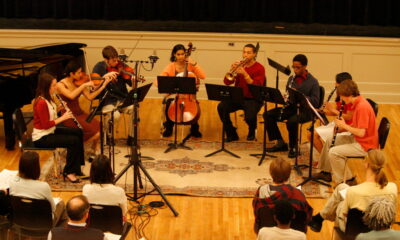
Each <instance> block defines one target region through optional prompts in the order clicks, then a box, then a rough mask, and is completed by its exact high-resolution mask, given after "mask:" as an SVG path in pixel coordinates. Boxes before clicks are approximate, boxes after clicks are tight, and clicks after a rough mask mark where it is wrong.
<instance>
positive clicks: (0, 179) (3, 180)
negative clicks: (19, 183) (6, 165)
mask: <svg viewBox="0 0 400 240" xmlns="http://www.w3.org/2000/svg"><path fill="white" fill-rule="evenodd" d="M17 174H18V171H11V170H8V169H3V171H1V172H0V189H7V188H9V187H10V181H11V179H13V178H15V177H16V176H17Z"/></svg>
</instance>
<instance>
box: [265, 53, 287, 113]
mask: <svg viewBox="0 0 400 240" xmlns="http://www.w3.org/2000/svg"><path fill="white" fill-rule="evenodd" d="M267 59H268V64H269V65H270V66H271V67H273V68H275V69H276V83H275V88H276V89H279V72H281V73H283V74H286V75H287V76H289V75H290V68H289V65H288V66H287V67H284V66H282V65H281V64H279V63H278V62H275V61H274V60H272V59H271V58H267ZM277 106H278V104H276V103H275V107H277Z"/></svg>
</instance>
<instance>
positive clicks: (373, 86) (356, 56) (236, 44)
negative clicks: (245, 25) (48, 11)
mask: <svg viewBox="0 0 400 240" xmlns="http://www.w3.org/2000/svg"><path fill="white" fill-rule="evenodd" d="M189 41H191V42H192V43H193V45H194V46H195V47H196V48H197V49H196V51H194V52H193V53H192V57H193V58H195V59H196V60H197V61H198V63H199V64H200V65H201V66H202V67H203V69H204V71H205V72H206V74H207V79H206V80H205V82H207V83H217V84H222V78H223V76H224V75H225V73H226V72H227V71H228V70H229V66H230V65H231V63H232V62H233V61H235V60H240V59H241V51H242V47H243V46H244V45H245V44H246V43H254V44H255V43H256V42H259V43H260V45H261V48H260V52H259V55H258V61H260V62H261V63H262V64H263V65H264V66H266V73H267V85H268V86H270V87H274V86H275V78H276V71H275V70H274V69H272V68H271V67H269V66H268V65H267V57H269V58H272V59H273V60H275V61H277V62H279V63H281V64H283V65H285V66H286V65H291V61H292V58H293V56H294V55H296V54H297V53H303V54H305V55H306V56H307V57H308V60H309V64H308V69H309V71H310V72H311V73H312V74H313V75H314V76H315V77H316V78H317V79H318V80H319V82H320V84H321V85H323V86H324V87H325V90H326V91H327V92H329V91H330V90H331V89H332V88H333V87H332V86H333V82H334V77H335V75H336V73H338V72H342V71H348V72H350V73H351V74H352V75H353V78H354V80H355V81H356V82H357V83H358V85H359V88H360V91H361V93H362V95H364V96H366V97H370V98H372V99H373V100H375V101H377V102H378V103H400V81H399V80H398V75H397V74H398V72H397V70H398V69H397V68H399V67H400V39H398V38H368V37H332V36H331V37H325V36H303V35H271V34H227V33H190V32H186V33H179V32H133V31H88V30H82V31H76V30H74V31H69V30H7V29H3V30H0V47H8V48H19V47H26V46H32V45H41V44H48V43H65V42H79V43H85V44H87V45H88V47H87V48H86V52H87V56H88V62H89V66H90V68H92V67H93V66H94V64H95V63H96V62H97V61H99V60H102V56H101V50H102V48H103V47H104V46H106V45H113V46H114V47H115V48H116V49H117V50H121V49H124V50H125V53H126V54H128V55H129V54H130V53H131V51H132V50H133V51H132V55H131V56H130V59H131V60H148V59H147V57H148V56H150V55H151V54H152V53H153V50H157V55H158V56H159V57H160V59H159V61H158V62H157V63H156V65H155V67H154V70H153V71H151V72H147V71H144V70H143V69H142V70H141V74H142V75H144V76H145V78H146V79H147V82H153V81H155V79H156V76H157V74H159V73H160V72H161V71H162V69H163V68H164V67H165V65H167V64H168V63H169V56H170V51H171V49H172V47H173V46H174V45H175V44H177V43H182V44H185V45H187V43H188V42H189ZM146 67H149V66H146ZM279 78H280V83H279V86H280V88H281V89H283V86H284V85H285V82H286V80H287V76H285V75H283V74H279ZM198 96H199V98H203V99H204V98H206V93H205V87H204V85H202V86H201V88H200V92H199V94H198ZM149 97H160V95H159V94H158V93H157V89H156V88H152V89H151V92H150V93H149Z"/></svg>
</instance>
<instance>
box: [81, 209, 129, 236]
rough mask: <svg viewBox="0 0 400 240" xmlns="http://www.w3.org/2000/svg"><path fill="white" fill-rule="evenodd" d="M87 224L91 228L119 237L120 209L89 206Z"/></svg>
mask: <svg viewBox="0 0 400 240" xmlns="http://www.w3.org/2000/svg"><path fill="white" fill-rule="evenodd" d="M88 224H89V226H90V227H91V228H97V229H100V230H102V231H103V232H111V233H114V234H118V235H121V234H122V230H123V216H122V209H121V207H119V206H111V205H101V204H90V210H89V219H88Z"/></svg>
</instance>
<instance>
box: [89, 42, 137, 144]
mask: <svg viewBox="0 0 400 240" xmlns="http://www.w3.org/2000/svg"><path fill="white" fill-rule="evenodd" d="M102 55H103V58H104V60H103V61H100V62H98V63H97V64H96V65H95V66H94V67H93V71H92V72H93V73H96V74H98V75H100V76H104V75H106V74H107V73H109V72H117V73H118V77H117V78H116V80H115V81H113V82H112V83H111V84H109V86H108V87H107V88H108V89H109V90H110V92H111V93H112V94H108V95H107V96H106V98H105V99H104V106H103V108H102V111H103V113H110V112H112V111H113V112H114V122H115V126H118V123H119V119H120V116H121V114H120V111H121V112H125V113H127V114H131V113H132V106H129V107H127V108H124V109H121V110H117V111H114V110H115V109H116V106H117V105H118V103H119V102H121V101H123V100H124V98H125V97H126V96H127V94H128V89H127V87H126V84H128V85H129V86H132V83H133V81H134V80H133V77H128V78H127V77H123V75H124V74H119V73H120V72H121V71H122V70H123V69H125V68H126V67H127V65H126V64H125V63H123V62H121V61H119V60H118V52H117V50H116V49H115V48H114V47H113V46H106V47H104V48H103V51H102ZM110 116H111V114H110ZM105 123H106V124H105V126H104V127H105V129H108V121H105ZM128 126H129V129H128V145H130V143H132V140H133V137H132V136H131V124H128ZM116 129H118V128H116ZM105 132H108V131H105Z"/></svg>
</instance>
